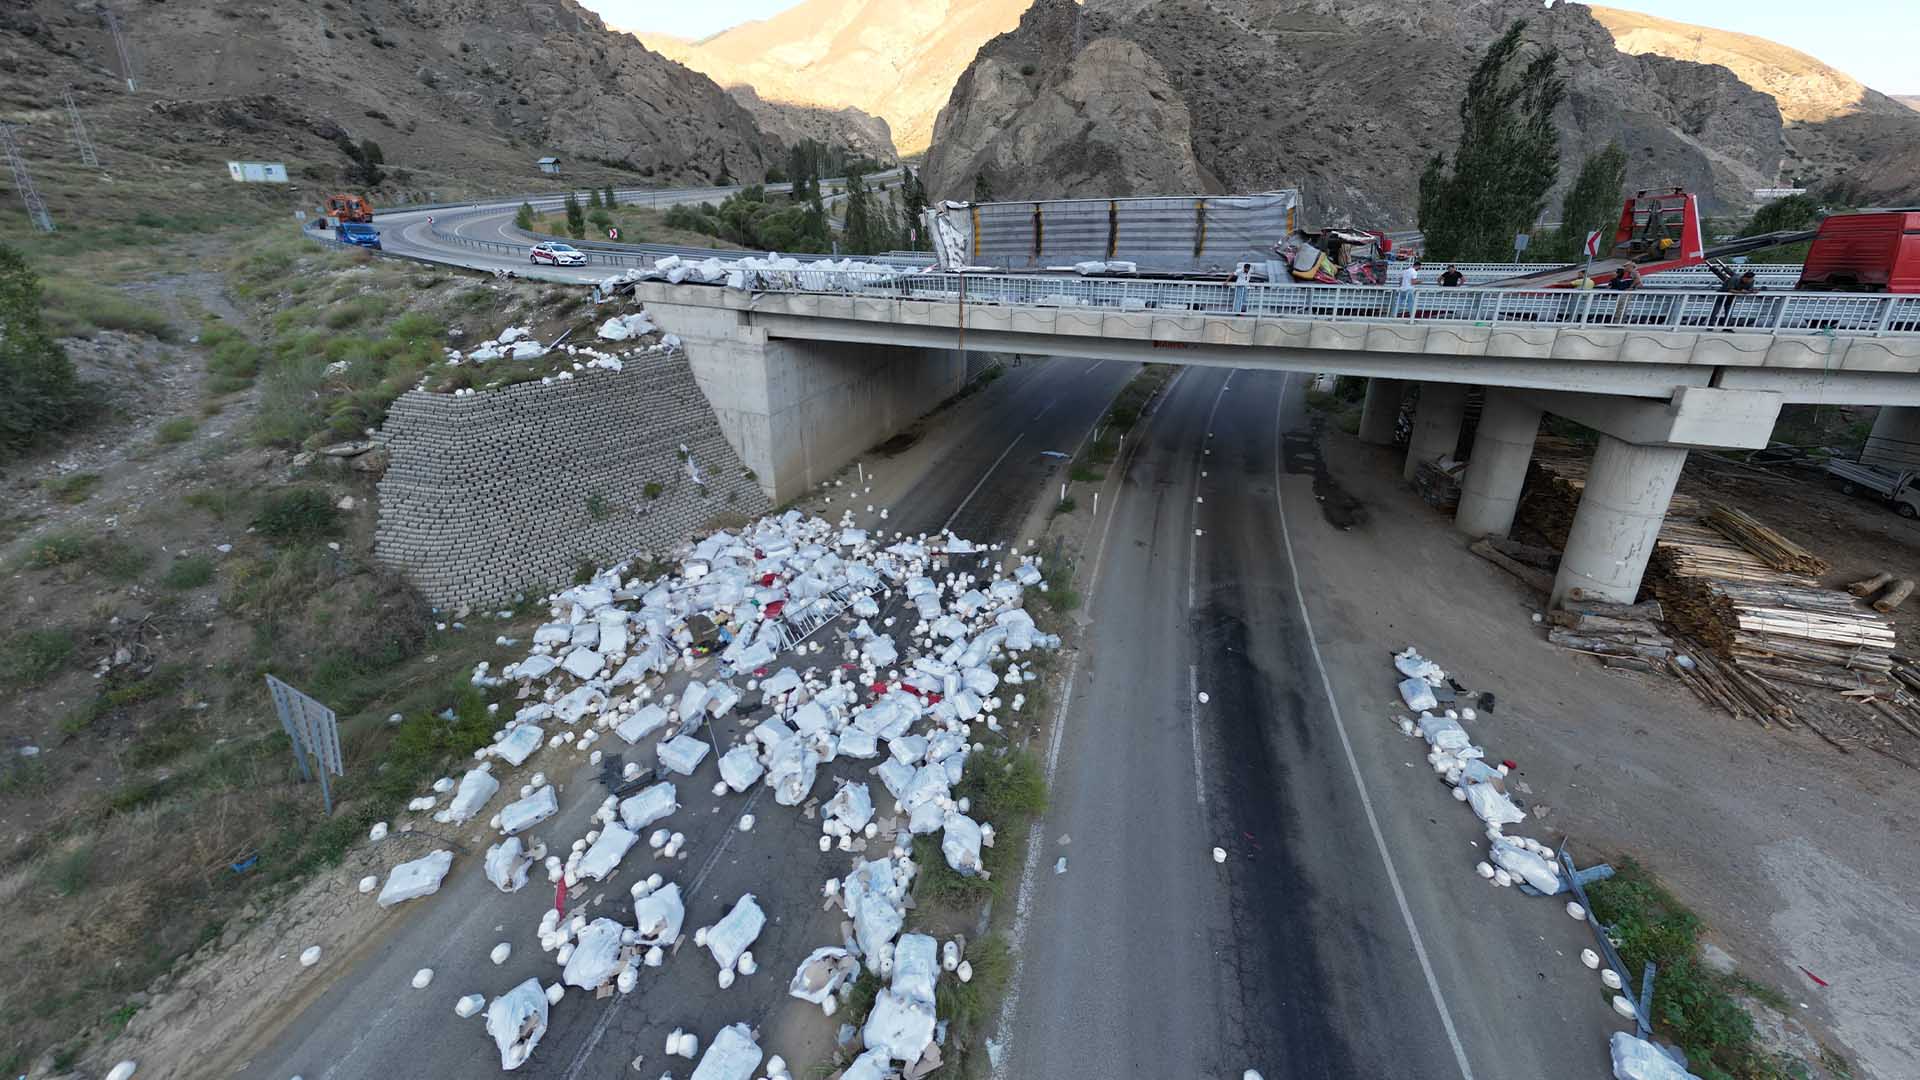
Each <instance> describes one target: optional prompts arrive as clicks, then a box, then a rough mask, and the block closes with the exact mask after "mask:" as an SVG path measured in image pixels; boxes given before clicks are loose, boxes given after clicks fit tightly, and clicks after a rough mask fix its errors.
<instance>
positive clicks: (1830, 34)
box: [582, 0, 1920, 94]
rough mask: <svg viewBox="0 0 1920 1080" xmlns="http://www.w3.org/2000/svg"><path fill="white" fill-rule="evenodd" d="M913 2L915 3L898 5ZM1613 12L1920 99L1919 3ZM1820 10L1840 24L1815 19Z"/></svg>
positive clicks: (654, 21)
mask: <svg viewBox="0 0 1920 1080" xmlns="http://www.w3.org/2000/svg"><path fill="white" fill-rule="evenodd" d="M582 2H583V3H584V4H585V5H586V6H587V7H588V8H590V9H592V10H593V11H595V12H598V13H599V14H600V15H601V16H602V17H604V18H605V19H606V20H607V21H608V22H611V23H613V24H614V25H616V26H622V27H625V28H627V29H629V30H654V31H664V32H666V33H669V34H673V35H675V36H678V37H684V38H703V37H706V36H708V35H710V34H716V33H719V32H720V31H722V30H725V29H726V28H727V27H729V26H735V25H738V24H740V23H743V22H746V21H747V20H749V19H764V18H767V17H768V16H771V15H776V14H778V13H779V12H781V11H784V10H786V9H787V8H790V7H792V6H794V5H795V4H796V3H799V0H703V2H701V3H687V2H685V0H582ZM894 2H896V3H913V2H915V0H894ZM1608 4H1609V6H1611V7H1618V8H1628V9H1631V10H1633V11H1644V12H1646V13H1647V14H1649V15H1658V16H1660V17H1661V18H1665V19H1676V20H1679V21H1681V22H1690V23H1698V24H1700V25H1702V26H1714V27H1719V28H1720V29H1723V30H1737V31H1739V32H1741V33H1744V34H1753V35H1756V36H1758V37H1763V38H1771V39H1773V40H1774V41H1778V42H1781V43H1782V44H1786V45H1791V46H1793V47H1794V48H1796V49H1799V50H1800V51H1801V52H1805V53H1811V54H1812V55H1814V56H1816V57H1819V58H1820V59H1821V60H1824V61H1826V62H1827V63H1828V64H1831V65H1833V66H1834V67H1837V68H1839V69H1840V70H1841V71H1844V72H1846V73H1847V74H1849V75H1851V76H1853V77H1854V78H1856V79H1859V80H1860V81H1861V82H1864V83H1866V84H1867V85H1868V86H1871V87H1873V88H1874V89H1875V90H1879V91H1881V92H1882V93H1887V94H1920V63H1915V61H1914V46H1915V43H1916V42H1917V41H1920V29H1916V22H1920V19H1917V18H1916V7H1917V6H1920V4H1916V0H1822V2H1821V3H1818V4H1811V3H1809V2H1808V0H1608ZM1814 10H1818V11H1820V12H1822V13H1826V14H1831V15H1836V16H1838V17H1835V18H1824V19H1821V18H1812V17H1810V13H1811V12H1812V11H1814Z"/></svg>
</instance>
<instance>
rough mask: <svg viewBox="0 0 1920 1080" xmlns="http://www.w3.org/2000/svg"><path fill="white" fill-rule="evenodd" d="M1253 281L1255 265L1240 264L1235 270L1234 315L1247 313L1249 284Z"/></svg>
mask: <svg viewBox="0 0 1920 1080" xmlns="http://www.w3.org/2000/svg"><path fill="white" fill-rule="evenodd" d="M1252 280H1253V264H1252V263H1249V262H1243V263H1239V264H1237V265H1236V266H1234V268H1233V313H1234V314H1235V315H1245V314H1246V313H1247V283H1248V282H1250V281H1252Z"/></svg>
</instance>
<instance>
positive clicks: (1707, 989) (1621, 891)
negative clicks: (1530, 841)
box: [1587, 859, 1789, 1080]
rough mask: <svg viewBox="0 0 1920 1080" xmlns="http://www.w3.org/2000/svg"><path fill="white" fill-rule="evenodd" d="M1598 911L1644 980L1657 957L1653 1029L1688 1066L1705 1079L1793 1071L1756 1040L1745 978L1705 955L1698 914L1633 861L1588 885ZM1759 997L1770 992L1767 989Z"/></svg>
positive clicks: (1753, 1078) (1745, 1079) (1761, 1078)
mask: <svg viewBox="0 0 1920 1080" xmlns="http://www.w3.org/2000/svg"><path fill="white" fill-rule="evenodd" d="M1587 898H1588V899H1589V900H1590V901H1592V903H1593V915H1594V918H1596V919H1598V920H1599V921H1600V923H1601V924H1602V925H1603V926H1606V927H1608V928H1609V931H1610V933H1612V935H1613V936H1614V938H1615V939H1616V940H1618V941H1619V943H1620V959H1621V960H1622V961H1624V962H1625V963H1626V966H1627V971H1628V973H1629V974H1630V975H1632V976H1633V978H1634V980H1635V986H1636V988H1637V986H1638V979H1639V973H1640V971H1641V970H1642V969H1643V968H1644V966H1645V965H1646V963H1647V961H1649V960H1651V961H1652V962H1653V963H1654V965H1655V967H1656V972H1655V974H1654V980H1653V1016H1652V1017H1651V1019H1652V1021H1653V1024H1654V1027H1655V1029H1656V1030H1657V1031H1659V1032H1660V1033H1661V1034H1663V1035H1666V1036H1669V1037H1670V1038H1672V1039H1673V1041H1674V1042H1676V1043H1678V1044H1679V1046H1680V1048H1681V1049H1683V1050H1685V1051H1686V1054H1687V1061H1688V1067H1689V1068H1690V1069H1692V1070H1693V1071H1694V1072H1697V1073H1699V1074H1700V1075H1701V1076H1702V1077H1704V1078H1706V1080H1725V1078H1728V1077H1731V1078H1734V1080H1775V1078H1784V1077H1786V1076H1788V1075H1789V1074H1788V1073H1787V1072H1785V1071H1783V1070H1782V1068H1781V1067H1780V1065H1779V1064H1778V1063H1776V1062H1775V1061H1774V1060H1773V1059H1772V1058H1771V1057H1770V1056H1769V1055H1768V1054H1767V1053H1766V1051H1764V1050H1763V1049H1762V1048H1761V1047H1760V1045H1759V1043H1758V1042H1757V1040H1756V1038H1755V1034H1754V1026H1753V1017H1752V1016H1750V1015H1749V1014H1748V1013H1747V1011H1746V1010H1745V1009H1744V1008H1742V1007H1741V1005H1740V1003H1739V1001H1738V999H1737V995H1738V994H1740V993H1748V992H1750V986H1749V984H1747V983H1746V981H1745V980H1741V979H1739V978H1737V977H1733V976H1727V975H1722V974H1720V973H1719V972H1716V971H1714V970H1713V969H1711V968H1709V967H1707V966H1706V965H1705V963H1704V962H1702V960H1701V959H1700V933H1701V931H1702V930H1703V929H1704V925H1703V924H1702V923H1701V921H1700V918H1699V916H1697V915H1695V914H1694V913H1693V912H1692V911H1690V910H1688V909H1687V907H1686V906H1685V905H1684V904H1682V903H1680V901H1679V900H1677V899H1675V898H1674V896H1673V894H1672V893H1670V892H1668V891H1667V890H1666V889H1665V888H1664V887H1662V886H1661V885H1660V883H1659V882H1657V881H1655V880H1654V878H1653V877H1652V875H1650V874H1649V873H1647V871H1646V870H1645V869H1644V868H1642V867H1641V866H1640V865H1639V864H1638V863H1636V862H1634V861H1633V860H1632V859H1625V860H1622V862H1621V863H1620V864H1619V866H1618V867H1617V872H1616V874H1615V875H1614V876H1613V877H1612V878H1610V879H1609V880H1606V881H1602V882H1597V883H1595V884H1594V885H1592V886H1590V887H1589V888H1588V889H1587ZM1761 996H1763V997H1764V996H1767V995H1765V994H1764V993H1763V994H1762V995H1761Z"/></svg>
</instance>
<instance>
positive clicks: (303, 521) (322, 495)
mask: <svg viewBox="0 0 1920 1080" xmlns="http://www.w3.org/2000/svg"><path fill="white" fill-rule="evenodd" d="M253 527H254V528H255V529H256V530H258V531H259V533H260V535H262V536H264V537H266V538H267V539H269V540H279V541H282V542H289V543H306V542H312V541H316V540H324V539H326V538H327V537H330V536H334V535H337V534H338V533H339V531H340V521H339V517H338V515H337V514H336V513H335V511H334V508H333V503H332V501H331V500H329V499H328V498H327V493H326V492H325V491H322V490H320V489H319V488H310V487H301V488H290V489H288V490H286V491H282V492H279V493H277V494H274V495H270V496H268V497H267V499H266V501H265V502H263V503H262V504H261V506H260V511H259V513H257V514H255V515H254V518H253Z"/></svg>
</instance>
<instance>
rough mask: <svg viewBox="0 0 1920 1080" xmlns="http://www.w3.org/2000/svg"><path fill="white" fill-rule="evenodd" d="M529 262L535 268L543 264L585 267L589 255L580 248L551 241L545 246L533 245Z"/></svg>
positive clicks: (529, 254)
mask: <svg viewBox="0 0 1920 1080" xmlns="http://www.w3.org/2000/svg"><path fill="white" fill-rule="evenodd" d="M527 261H528V262H531V263H533V264H534V265H535V266H538V265H540V264H541V263H547V264H548V265H551V266H585V265H587V255H586V252H584V251H581V250H580V249H579V248H576V247H571V246H569V245H566V244H561V243H556V242H554V241H551V240H550V241H548V242H546V243H544V244H535V245H533V251H532V252H530V253H528V255H527Z"/></svg>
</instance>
